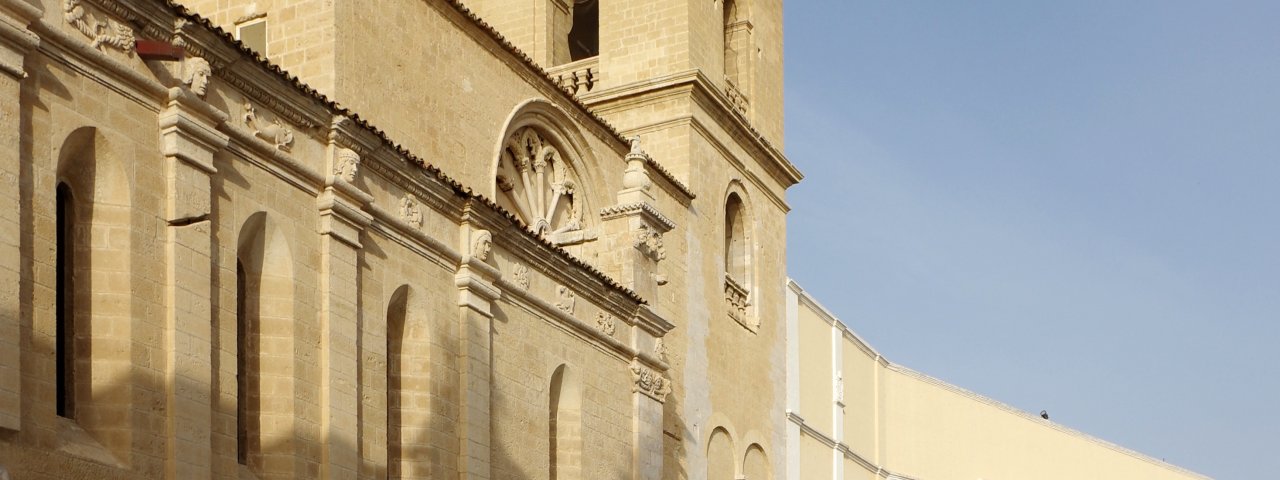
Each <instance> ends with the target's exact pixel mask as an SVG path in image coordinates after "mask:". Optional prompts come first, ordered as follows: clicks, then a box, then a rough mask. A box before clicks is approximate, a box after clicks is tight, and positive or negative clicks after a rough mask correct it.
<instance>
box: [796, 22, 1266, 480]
mask: <svg viewBox="0 0 1280 480" xmlns="http://www.w3.org/2000/svg"><path fill="white" fill-rule="evenodd" d="M785 5H786V7H785V8H786V65H787V71H786V81H787V85H786V101H787V126H786V127H787V138H786V152H787V155H788V156H789V158H790V159H791V160H792V162H794V163H795V164H796V165H798V166H799V167H800V169H801V170H802V171H803V172H804V173H805V174H806V176H807V178H806V179H805V180H804V181H803V182H801V183H800V184H799V185H797V186H796V187H794V188H793V189H792V190H791V191H790V192H789V194H788V199H789V201H790V203H791V206H792V208H793V210H792V212H791V214H790V217H789V222H788V225H789V227H788V228H789V230H788V241H789V248H788V263H789V269H790V272H791V275H792V277H793V278H795V279H796V280H797V281H798V282H800V284H801V285H802V286H804V288H805V289H806V290H808V291H809V292H811V293H812V294H814V295H815V296H816V297H818V298H819V299H820V300H821V301H822V302H823V303H824V304H825V305H826V306H827V307H829V308H830V309H831V310H833V311H834V312H835V313H836V315H838V316H840V317H841V318H842V319H844V320H845V321H846V322H847V323H848V324H850V325H851V326H852V327H853V328H854V329H855V330H856V331H858V333H859V334H860V335H862V336H863V337H864V338H866V339H867V340H868V341H869V342H870V343H871V344H872V345H874V346H875V347H876V348H877V349H879V350H880V351H881V353H883V354H884V355H885V356H886V357H888V358H889V359H890V360H891V361H894V362H897V363H900V364H903V365H906V366H908V367H911V368H914V369H916V370H920V371H922V372H925V373H928V374H930V375H933V376H936V377H938V378H941V379H943V380H945V381H948V382H951V383H954V384H957V385H960V386H962V387H965V388H968V389H970V390H974V391H976V392H979V393H982V394H984V395H987V396H990V397H993V398H995V399H998V400H1001V401H1004V402H1007V403H1009V404H1011V405H1013V406H1015V407H1018V408H1021V409H1023V410H1027V411H1031V412H1039V411H1040V410H1041V409H1046V410H1048V411H1049V412H1050V414H1051V415H1052V418H1053V420H1054V421H1057V422H1060V423H1062V424H1064V425H1067V426H1070V427H1072V428H1076V429H1078V430H1082V431H1084V432H1086V433H1089V434H1092V435H1095V436H1098V437H1101V438H1103V439H1106V440H1109V441H1113V442H1116V443H1119V444H1121V445H1124V446H1126V447H1129V448H1132V449H1134V450H1137V451H1139V452H1142V453H1145V454H1147V455H1150V456H1152V457H1155V458H1157V459H1160V458H1163V459H1166V460H1167V461H1169V462H1171V463H1175V464H1178V465H1181V466H1184V467H1187V468H1189V469H1192V470H1195V471H1197V472H1201V473H1204V474H1206V475H1209V476H1212V477H1215V478H1222V479H1235V478H1240V479H1244V478H1277V477H1276V473H1275V472H1277V471H1280V412H1278V411H1280V2H1277V1H1274V0H1272V1H1231V0H1226V1H1224V0H1214V1H1209V0H1204V1H1185V0H1160V1H1153V0H1125V1H1119V0H1117V1H1110V2H1101V1H1088V0H1072V1H1058V0H1055V1H1049V0H1041V1H1027V0H1021V1H978V0H975V1H924V0H839V1H817V0H790V1H788V2H786V3H785Z"/></svg>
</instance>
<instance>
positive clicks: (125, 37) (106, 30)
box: [62, 0, 135, 55]
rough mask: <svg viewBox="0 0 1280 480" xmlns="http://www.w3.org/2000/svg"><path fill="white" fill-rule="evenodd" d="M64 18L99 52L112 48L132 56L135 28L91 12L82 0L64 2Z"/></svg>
mask: <svg viewBox="0 0 1280 480" xmlns="http://www.w3.org/2000/svg"><path fill="white" fill-rule="evenodd" d="M62 16H63V18H65V19H66V20H67V23H69V24H71V25H72V26H74V27H76V30H79V31H80V33H83V34H84V36H86V37H88V38H89V40H90V41H91V42H90V44H89V46H91V47H93V48H97V49H99V50H101V49H103V48H105V47H111V48H114V49H116V50H119V51H121V52H123V53H125V54H129V55H132V54H133V47H134V42H135V37H134V34H133V28H132V27H130V26H128V25H126V24H124V23H123V22H120V21H117V20H116V19H114V18H110V17H107V16H106V15H104V14H103V13H102V12H97V11H96V9H94V11H91V10H90V8H89V7H87V6H85V5H84V3H83V2H81V0H64V1H63V3H62Z"/></svg>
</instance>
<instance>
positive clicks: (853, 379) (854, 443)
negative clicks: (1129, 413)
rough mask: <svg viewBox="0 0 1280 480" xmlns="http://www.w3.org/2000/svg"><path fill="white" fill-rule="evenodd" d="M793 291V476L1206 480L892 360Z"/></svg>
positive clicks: (790, 288)
mask: <svg viewBox="0 0 1280 480" xmlns="http://www.w3.org/2000/svg"><path fill="white" fill-rule="evenodd" d="M788 292H789V295H790V296H791V301H792V302H793V303H792V305H793V306H794V310H793V312H792V317H791V319H790V321H792V322H794V323H795V325H794V326H793V328H792V330H791V331H793V332H795V335H796V336H795V337H794V338H793V340H792V341H793V342H795V345H793V347H792V350H791V351H792V352H795V353H796V355H794V356H793V357H792V365H793V368H795V369H798V370H799V371H800V375H799V378H798V382H796V384H795V386H794V387H793V388H794V391H793V392H792V395H793V397H792V398H791V399H790V400H789V401H790V405H793V409H792V410H791V411H790V412H789V413H788V416H789V418H790V422H791V424H792V430H791V431H792V432H793V435H792V438H791V439H789V445H790V447H789V448H792V449H795V450H797V451H798V452H799V458H802V459H804V461H803V463H800V464H797V465H793V466H791V467H790V470H791V472H792V473H791V475H792V476H795V475H799V477H798V478H806V479H808V478H847V479H852V478H877V477H878V478H885V477H887V478H909V479H919V480H932V479H953V478H954V479H971V478H983V479H1002V478H1044V479H1078V478H1099V479H1106V478H1116V479H1130V478H1144V479H1147V478H1149V479H1203V478H1205V477H1203V476H1201V475H1198V474H1196V473H1193V472H1190V471H1187V470H1184V469H1181V468H1179V467H1177V466H1174V465H1170V464H1168V463H1164V462H1161V461H1159V460H1156V459H1154V458H1151V457H1147V456H1145V455H1142V454H1139V453H1136V452H1133V451H1131V450H1127V449H1125V448H1123V447H1120V446H1117V445H1114V444H1110V443H1107V442H1105V441H1103V440H1099V439H1097V438H1093V437H1090V436H1088V435H1085V434H1083V433H1081V432H1078V431H1075V430H1072V429H1070V428H1069V427H1066V426H1063V425H1060V424H1057V423H1054V422H1051V421H1049V420H1045V419H1042V418H1040V417H1039V416H1038V415H1033V414H1030V413H1028V412H1022V411H1020V410H1017V409H1014V408H1013V407H1010V406H1008V405H1005V404H1003V403H1000V402H998V401H995V400H992V399H989V398H986V397H983V396H981V395H978V394H975V393H973V392H969V391H967V390H964V389H962V388H959V387H956V386H953V385H949V384H947V383H945V382H942V381H940V380H937V379H934V378H931V377H929V376H927V375H924V374H921V373H918V372H915V371H912V370H910V369H907V368H905V367H902V366H899V365H897V364H893V363H890V362H888V361H887V360H885V359H884V358H883V357H881V356H880V355H879V353H877V352H876V351H875V350H874V349H872V348H871V347H870V346H869V345H868V344H867V343H866V342H865V341H863V340H862V339H861V338H859V337H858V336H857V334H855V333H854V332H853V331H852V330H850V329H849V327H848V326H847V325H846V324H845V323H843V322H842V321H841V320H839V319H837V318H836V317H835V316H834V315H832V314H831V313H830V312H828V311H827V310H826V309H825V308H823V307H822V306H821V305H820V304H819V303H818V302H817V301H816V300H815V299H813V298H812V297H810V296H809V295H808V293H806V292H805V291H804V290H803V289H802V288H801V287H800V286H799V285H798V284H796V283H795V282H789V283H788ZM820 460H821V461H820ZM815 463H820V465H817V466H815Z"/></svg>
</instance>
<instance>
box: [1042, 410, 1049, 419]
mask: <svg viewBox="0 0 1280 480" xmlns="http://www.w3.org/2000/svg"><path fill="white" fill-rule="evenodd" d="M1040 418H1043V419H1045V420H1048V419H1049V411H1048V410H1041V411H1040Z"/></svg>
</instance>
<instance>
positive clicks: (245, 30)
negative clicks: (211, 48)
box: [236, 17, 267, 57]
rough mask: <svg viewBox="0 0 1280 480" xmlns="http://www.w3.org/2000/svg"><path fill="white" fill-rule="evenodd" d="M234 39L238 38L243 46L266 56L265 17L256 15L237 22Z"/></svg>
mask: <svg viewBox="0 0 1280 480" xmlns="http://www.w3.org/2000/svg"><path fill="white" fill-rule="evenodd" d="M236 39H237V40H240V43H243V44H244V46H246V47H249V48H251V49H253V51H255V52H258V54H259V55H262V56H264V57H265V56H267V19H266V17H257V18H253V19H251V20H245V21H242V22H240V23H239V24H237V25H236Z"/></svg>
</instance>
